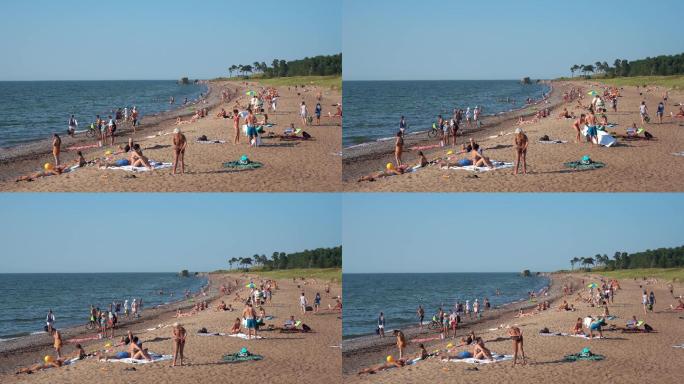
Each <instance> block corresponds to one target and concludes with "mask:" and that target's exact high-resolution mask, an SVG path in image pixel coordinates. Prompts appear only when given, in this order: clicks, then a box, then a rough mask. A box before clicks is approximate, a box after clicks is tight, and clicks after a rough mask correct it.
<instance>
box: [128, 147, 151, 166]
mask: <svg viewBox="0 0 684 384" xmlns="http://www.w3.org/2000/svg"><path fill="white" fill-rule="evenodd" d="M128 161H129V162H130V163H131V165H132V166H134V167H147V168H149V169H153V167H152V165H150V161H149V159H148V158H147V157H145V156H144V155H143V153H142V148H140V144H134V145H133V151H132V152H131V156H130V158H129V159H128Z"/></svg>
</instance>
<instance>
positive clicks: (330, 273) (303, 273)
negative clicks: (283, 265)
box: [251, 268, 342, 281]
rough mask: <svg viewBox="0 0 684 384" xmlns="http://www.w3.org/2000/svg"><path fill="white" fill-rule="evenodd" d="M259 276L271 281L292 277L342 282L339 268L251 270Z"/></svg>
mask: <svg viewBox="0 0 684 384" xmlns="http://www.w3.org/2000/svg"><path fill="white" fill-rule="evenodd" d="M251 273H256V274H257V275H259V276H263V277H268V278H271V279H291V278H293V277H305V278H314V279H320V280H328V281H342V269H341V268H307V269H281V270H277V271H258V270H252V271H251Z"/></svg>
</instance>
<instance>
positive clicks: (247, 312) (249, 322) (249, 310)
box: [242, 303, 257, 339]
mask: <svg viewBox="0 0 684 384" xmlns="http://www.w3.org/2000/svg"><path fill="white" fill-rule="evenodd" d="M242 318H243V319H245V328H247V339H251V338H252V332H254V337H255V338H256V336H257V329H256V312H255V311H254V308H253V307H252V304H250V303H247V304H246V305H245V309H243V310H242Z"/></svg>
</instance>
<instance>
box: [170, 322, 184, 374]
mask: <svg viewBox="0 0 684 384" xmlns="http://www.w3.org/2000/svg"><path fill="white" fill-rule="evenodd" d="M186 335H187V332H186V331H185V328H183V326H182V325H181V324H179V323H174V324H173V331H172V336H173V364H171V366H172V367H175V366H176V358H178V357H179V356H180V365H181V367H182V366H183V349H185V336H186Z"/></svg>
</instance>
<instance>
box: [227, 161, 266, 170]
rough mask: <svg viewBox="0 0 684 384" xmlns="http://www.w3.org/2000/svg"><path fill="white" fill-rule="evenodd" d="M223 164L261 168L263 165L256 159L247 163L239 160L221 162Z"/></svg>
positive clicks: (228, 166) (237, 167)
mask: <svg viewBox="0 0 684 384" xmlns="http://www.w3.org/2000/svg"><path fill="white" fill-rule="evenodd" d="M223 166H224V167H225V168H235V169H257V168H261V167H263V166H264V164H263V163H260V162H258V161H250V162H249V163H246V164H243V163H241V162H240V161H229V162H227V163H223Z"/></svg>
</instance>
